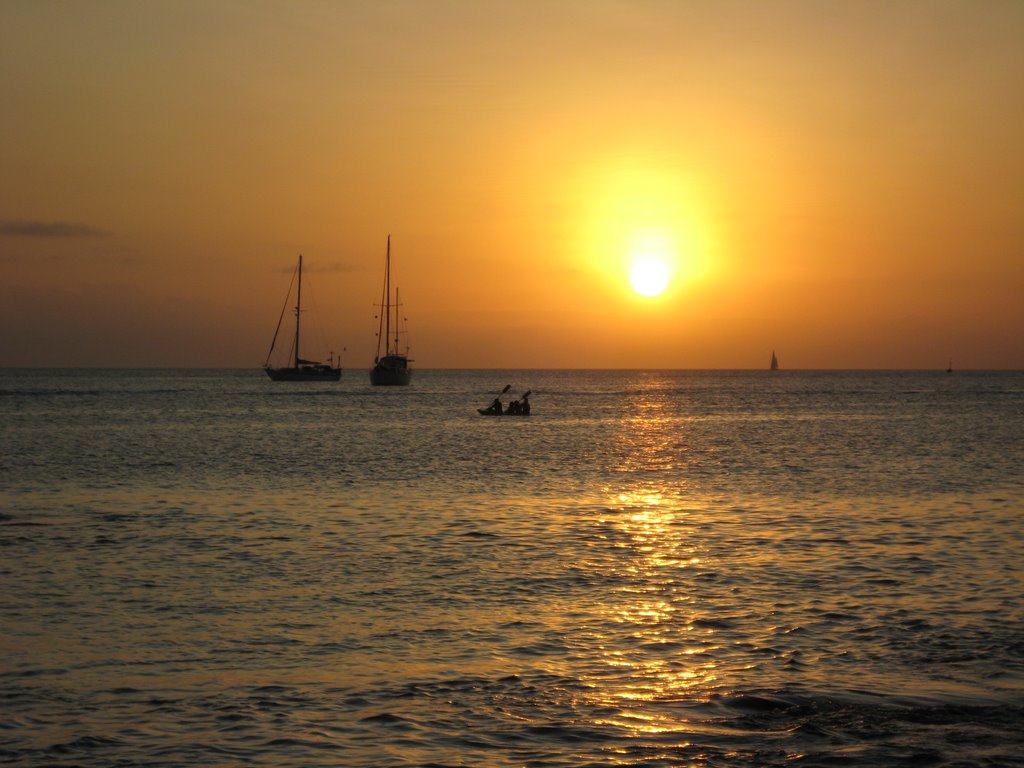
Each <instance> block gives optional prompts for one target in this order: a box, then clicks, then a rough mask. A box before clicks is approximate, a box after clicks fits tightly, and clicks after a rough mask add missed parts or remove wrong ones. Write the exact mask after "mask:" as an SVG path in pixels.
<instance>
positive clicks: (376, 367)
mask: <svg viewBox="0 0 1024 768" xmlns="http://www.w3.org/2000/svg"><path fill="white" fill-rule="evenodd" d="M391 307H392V304H391V235H388V249H387V256H386V257H385V260H384V295H383V298H382V300H381V313H380V328H379V329H378V330H377V355H376V357H374V359H373V368H371V369H370V383H371V384H374V385H378V386H388V385H391V386H395V385H405V384H408V383H409V380H410V379H411V378H412V369H411V368H410V367H409V362H410V361H409V358H408V349H406V350H405V351H404V352H400V351H399V335H400V331H399V329H400V327H401V325H402V323H400V322H399V319H400V318H399V311H400V307H401V305H400V303H399V301H398V289H397V288H395V303H394V308H395V318H394V325H395V327H394V331H395V337H394V339H393V341H394V345H393V346H392V338H391ZM382 344H383V348H384V355H383V356H381V345H382Z"/></svg>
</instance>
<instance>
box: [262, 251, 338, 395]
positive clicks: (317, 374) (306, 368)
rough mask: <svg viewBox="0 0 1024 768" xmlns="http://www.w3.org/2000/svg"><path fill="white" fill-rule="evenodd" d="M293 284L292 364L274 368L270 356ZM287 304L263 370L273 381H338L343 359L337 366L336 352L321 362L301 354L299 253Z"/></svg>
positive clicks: (279, 319)
mask: <svg viewBox="0 0 1024 768" xmlns="http://www.w3.org/2000/svg"><path fill="white" fill-rule="evenodd" d="M292 285H296V286H297V288H296V291H295V338H294V340H293V341H292V365H290V366H285V367H282V368H274V367H272V366H271V365H270V357H271V355H273V354H274V346H275V345H276V344H277V336H278V334H279V333H280V331H281V323H282V322H283V321H284V313H285V311H286V310H287V307H288V299H290V298H291V295H292ZM284 303H285V306H284V307H283V308H282V309H281V317H279V318H278V320H277V329H276V330H275V331H274V338H273V340H271V342H270V351H269V352H267V361H266V362H265V363H264V364H263V370H264V371H266V372H267V376H269V377H270V378H271V379H272V380H273V381H338V380H339V379H341V364H340V363H341V361H340V360H339V361H338V362H339V364H338V366H337V367H335V365H334V353H333V352H332V353H331V359H330V362H328V363H321V362H319V361H317V360H304V359H303V358H302V357H301V356H300V354H299V350H300V347H299V341H300V339H301V336H300V330H301V326H302V255H301V254H299V263H298V265H297V266H296V267H295V272H294V273H293V274H292V283H291V285H289V286H288V296H287V297H285V302H284Z"/></svg>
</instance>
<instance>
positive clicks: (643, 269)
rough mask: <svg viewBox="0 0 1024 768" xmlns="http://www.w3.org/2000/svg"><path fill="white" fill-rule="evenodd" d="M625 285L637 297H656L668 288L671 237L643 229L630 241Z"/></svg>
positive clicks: (670, 268)
mask: <svg viewBox="0 0 1024 768" xmlns="http://www.w3.org/2000/svg"><path fill="white" fill-rule="evenodd" d="M628 264H629V284H630V285H631V286H633V290H634V291H636V292H637V293H638V294H640V295H641V296H658V295H660V294H661V293H663V292H664V291H665V289H666V288H668V284H669V281H670V279H671V278H672V271H673V270H672V266H673V265H674V264H675V238H674V237H672V236H671V234H670V233H669V232H667V231H665V230H662V229H653V230H652V229H644V230H640V231H638V232H635V233H634V234H633V236H632V237H631V238H630V244H629V253H628Z"/></svg>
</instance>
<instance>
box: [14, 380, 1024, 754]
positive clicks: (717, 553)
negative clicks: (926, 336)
mask: <svg viewBox="0 0 1024 768" xmlns="http://www.w3.org/2000/svg"><path fill="white" fill-rule="evenodd" d="M506 383H511V384H513V392H512V394H515V393H521V392H522V391H523V390H525V389H527V388H529V389H532V390H533V395H532V396H531V398H530V399H531V403H532V406H533V413H532V415H531V416H530V417H528V418H512V417H509V418H505V417H502V418H494V417H490V418H488V417H481V416H479V415H477V413H476V408H477V407H479V406H484V405H487V404H488V403H489V402H490V400H491V399H492V398H493V397H494V395H495V394H496V393H497V391H498V390H500V389H501V388H502V387H503V386H504V385H505V384H506ZM506 399H507V398H506ZM0 430H2V437H3V441H2V453H0V763H4V764H13V765H24V766H43V765H52V766H72V765H74V766H136V765H146V766H196V765H202V766H237V765H258V766H328V765H333V766H374V767H376V766H536V767H538V768H540V767H543V768H548V767H555V766H573V767H576V766H785V765H794V766H904V765H906V766H1021V765H1024V728H1022V726H1021V723H1024V575H1022V574H1024V522H1022V512H1024V374H1022V373H1012V372H996V373H983V372H957V373H953V374H945V373H940V372H934V373H933V372H797V371H781V372H778V373H775V374H771V373H769V372H767V371H765V372H761V371H756V372H755V371H748V372H691V371H686V372H635V371H634V372H625V371H428V370H423V371H417V373H416V376H415V378H414V382H413V384H412V386H410V387H408V388H397V389H389V388H383V389H380V388H371V387H370V386H369V385H368V382H367V374H366V372H365V371H362V370H352V369H346V370H345V372H344V374H343V378H342V381H341V382H340V383H336V384H296V383H290V384H289V383H273V382H270V381H269V380H268V379H266V377H264V376H263V374H262V373H261V372H260V371H256V370H253V371H152V370H146V371H105V370H95V371H92V370H90V371H82V370H74V371H65V370H54V371H41V370H6V371H0Z"/></svg>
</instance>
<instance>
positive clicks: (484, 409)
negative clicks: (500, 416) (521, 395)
mask: <svg viewBox="0 0 1024 768" xmlns="http://www.w3.org/2000/svg"><path fill="white" fill-rule="evenodd" d="M510 389H512V385H511V384H506V385H505V388H504V389H503V390H501V392H499V393H498V397H501V396H502V395H504V394H505V393H506V392H508V391H509V390H510ZM495 400H497V398H495ZM492 407H493V403H492V404H491V405H490V406H488V407H487V408H478V409H477V410H478V411H480V413H485V412H487V411H489V410H490V409H491V408H492ZM498 413H501V411H500V410H499V411H498Z"/></svg>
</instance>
